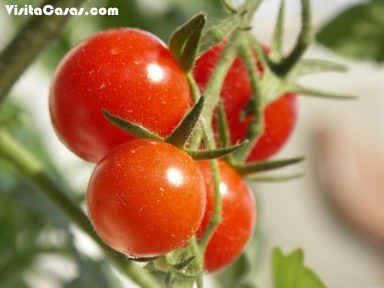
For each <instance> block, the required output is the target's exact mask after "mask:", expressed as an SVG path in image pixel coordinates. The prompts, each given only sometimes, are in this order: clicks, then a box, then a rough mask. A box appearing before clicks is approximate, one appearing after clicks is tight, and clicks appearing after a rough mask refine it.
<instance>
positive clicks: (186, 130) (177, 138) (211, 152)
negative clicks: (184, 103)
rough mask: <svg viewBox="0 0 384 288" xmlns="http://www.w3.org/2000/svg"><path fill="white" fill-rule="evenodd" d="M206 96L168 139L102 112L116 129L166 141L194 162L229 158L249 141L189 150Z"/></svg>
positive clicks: (144, 137)
mask: <svg viewBox="0 0 384 288" xmlns="http://www.w3.org/2000/svg"><path fill="white" fill-rule="evenodd" d="M204 101H205V100H204V96H201V97H200V99H199V101H198V102H197V103H196V105H195V106H194V107H193V108H192V109H191V111H190V112H189V113H188V114H187V115H186V116H185V117H184V119H183V120H182V121H181V123H180V124H179V125H178V126H177V127H176V129H175V130H174V131H173V132H172V134H171V135H169V136H168V137H166V138H163V137H160V136H159V135H157V134H155V133H153V132H151V131H149V130H148V129H146V128H144V127H143V126H141V125H139V124H136V123H133V122H131V121H128V120H126V119H123V118H120V117H118V116H115V115H112V114H111V113H109V112H108V111H107V110H105V109H103V110H102V112H103V114H104V116H105V117H106V118H107V120H108V121H110V122H111V123H112V124H114V125H115V126H116V127H118V128H120V129H122V130H123V131H125V132H127V133H129V134H131V135H133V136H136V137H137V138H140V139H153V140H158V141H164V142H166V143H169V144H171V145H173V146H175V147H177V148H179V149H181V150H183V151H184V152H185V153H187V154H188V155H189V156H191V157H192V158H193V159H194V160H208V159H216V158H220V157H223V156H227V155H229V154H231V153H233V152H235V151H237V150H239V149H241V148H243V147H244V146H245V145H246V144H247V143H248V141H247V140H245V141H243V142H242V143H239V144H237V145H233V146H229V147H223V148H217V149H208V150H197V151H193V150H190V149H188V148H187V144H188V140H189V139H190V137H191V135H192V134H193V133H194V131H195V129H196V125H197V123H198V122H199V120H200V119H201V113H202V111H203V108H204Z"/></svg>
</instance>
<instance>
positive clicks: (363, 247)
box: [0, 0, 384, 288]
mask: <svg viewBox="0 0 384 288" xmlns="http://www.w3.org/2000/svg"><path fill="white" fill-rule="evenodd" d="M286 2H287V3H286V8H287V9H286V13H287V17H286V25H285V36H284V41H285V45H286V49H287V51H289V49H290V48H291V47H292V45H293V44H294V43H295V41H296V38H297V34H298V32H299V29H300V13H301V9H300V2H299V1H298V0H290V1H286ZM382 2H383V1H378V0H376V1H352V0H313V1H312V14H313V25H314V28H315V30H316V32H317V33H318V34H319V35H318V39H319V41H320V42H321V43H319V44H316V45H313V46H312V47H311V48H310V49H309V51H308V53H307V54H306V58H319V59H328V60H332V61H336V62H339V63H343V64H345V65H347V66H348V68H349V71H348V72H347V73H345V74H334V73H331V74H324V75H315V76H311V77H305V78H303V79H302V82H303V83H305V84H306V85H307V86H311V87H316V88H322V89H324V90H326V91H332V92H338V93H340V94H349V95H356V96H357V97H358V99H357V100H354V101H345V100H326V99H321V98H314V97H307V96H301V97H300V109H299V117H298V122H297V125H296V128H295V130H294V132H293V134H292V136H291V138H290V140H289V141H288V143H287V144H286V146H285V147H284V148H283V149H282V150H281V151H280V152H279V153H278V154H277V155H276V156H275V158H287V157H293V156H301V155H304V156H305V157H306V161H305V163H303V164H300V165H297V166H295V167H292V168H286V169H285V170H284V171H282V173H287V174H290V173H295V172H305V176H304V177H302V178H300V179H297V180H292V181H289V182H283V183H254V184H252V187H253V188H254V191H255V193H256V197H257V201H258V206H259V218H258V229H259V230H258V233H260V235H261V240H260V241H259V242H258V243H257V244H258V245H261V246H259V247H260V248H259V250H258V251H259V252H258V253H255V258H257V259H255V262H257V272H256V273H254V274H253V277H254V278H255V281H256V282H257V283H258V285H259V286H260V287H263V288H264V287H272V280H271V269H270V256H271V252H272V249H273V247H275V246H279V247H281V248H282V250H283V251H284V252H285V253H288V252H291V251H293V250H295V249H296V248H299V247H301V248H303V250H304V252H305V263H306V264H307V265H308V266H309V267H311V268H312V269H313V270H314V271H316V273H317V274H318V275H319V276H320V278H321V279H322V280H323V282H324V283H326V284H327V286H328V287H332V288H333V287H334V288H379V287H384V253H383V247H384V245H383V243H384V236H383V235H384V220H383V219H384V215H383V214H384V212H381V210H383V211H384V200H383V199H384V196H383V195H384V180H383V179H382V178H384V177H382V176H381V175H384V168H383V167H384V164H383V163H384V152H383V151H384V148H383V145H382V143H384V142H383V141H384V81H383V79H384V66H383V64H381V63H380V61H383V59H384V32H383V31H384V10H383V8H382V7H383V4H382ZM38 3H39V1H36V0H30V1H28V3H27V1H25V0H24V1H22V0H14V1H11V0H0V35H1V36H2V37H1V39H0V49H1V48H3V47H4V46H5V45H6V44H7V43H8V42H9V41H10V39H11V38H12V37H13V36H14V35H15V33H16V31H17V29H18V27H20V25H22V23H23V22H24V21H25V20H26V19H27V17H28V16H9V15H8V14H7V11H6V9H5V5H6V4H18V6H19V7H23V6H24V5H25V4H32V5H36V6H37V5H38ZM279 3H280V1H277V0H268V1H264V2H263V4H262V5H261V7H260V9H259V11H258V13H257V14H256V16H255V19H254V25H253V30H254V33H255V35H256V36H257V37H258V39H260V41H261V42H264V43H267V44H268V43H271V38H272V35H273V28H274V23H275V21H276V16H277V11H278V6H279ZM85 5H87V6H89V7H118V8H119V16H88V17H85V16H84V17H82V16H77V17H73V18H72V19H71V20H70V21H69V23H68V24H67V25H66V26H65V28H64V30H63V33H62V37H61V38H60V39H59V40H57V41H55V42H53V43H52V44H51V45H50V46H49V47H48V49H47V50H45V51H44V53H42V54H41V56H40V57H39V58H38V59H37V61H36V62H35V64H33V65H32V66H31V67H30V68H29V69H28V70H27V71H26V72H25V73H24V74H23V76H22V78H21V79H20V80H19V81H18V82H17V84H16V85H15V86H14V88H13V89H12V91H11V95H9V98H8V99H7V101H6V104H5V106H4V107H2V108H1V110H0V125H9V129H11V130H12V131H13V133H14V134H15V135H17V137H18V138H19V139H22V141H23V143H25V144H26V145H27V146H28V147H29V149H30V150H31V151H34V153H35V154H36V155H38V156H39V158H41V159H42V160H43V161H44V162H45V163H46V165H47V166H48V167H50V170H51V172H52V175H53V176H54V177H56V179H57V181H59V182H60V183H62V185H63V186H65V187H67V188H68V191H75V192H73V193H74V195H75V196H76V197H77V199H78V200H79V202H80V203H81V202H82V201H83V199H84V192H85V190H86V185H87V181H88V178H89V175H90V173H91V171H92V168H93V165H91V164H89V163H86V162H84V161H81V160H79V159H78V158H77V157H76V156H74V155H73V154H72V153H71V152H69V151H68V150H67V149H66V148H65V147H64V146H63V145H62V144H61V143H60V142H59V141H58V139H57V137H56V135H55V133H54V132H53V130H52V127H51V125H50V118H49V114H48V104H47V103H48V91H49V85H50V84H49V83H50V80H51V77H52V73H53V70H54V68H55V67H56V65H57V63H58V61H60V59H61V58H62V57H63V55H64V54H65V53H66V51H68V49H70V47H72V46H73V45H74V44H76V43H77V42H79V41H80V40H81V39H83V38H85V37H86V36H88V35H90V34H92V33H95V32H97V31H99V30H102V29H106V28H110V27H117V26H131V27H139V28H141V29H145V30H148V31H150V32H152V33H154V34H156V35H158V36H159V37H160V38H162V39H163V40H164V41H165V42H166V41H167V39H168V36H169V35H170V33H171V31H172V30H173V29H174V28H175V27H176V26H178V25H180V24H181V23H183V22H184V21H186V20H187V19H188V18H189V17H190V16H192V15H193V14H195V13H197V12H199V11H201V10H202V11H206V12H208V17H209V18H208V19H209V21H210V24H213V23H216V22H217V21H218V20H219V19H220V17H222V16H223V15H224V13H223V10H222V8H221V5H220V1H219V0H195V1H189V0H126V1H122V0H111V1H106V0H105V1H102V0H93V1H88V2H86V4H85ZM356 5H357V6H356ZM367 7H370V8H367ZM364 9H365V10H364ZM345 11H349V12H347V13H344V12H345ZM362 11H365V12H364V13H363V12H362ZM366 11H370V12H369V13H368V12H366ZM341 13H344V14H342V15H344V16H341V17H339V15H340V14H341ZM335 18H337V19H338V20H337V21H333V20H334V19H335ZM380 25H381V26H380ZM346 151H347V152H348V153H346ZM367 159H368V160H367ZM367 171H368V172H367ZM381 172H382V173H381ZM351 180H353V181H351ZM381 224H382V225H381ZM380 237H382V238H380ZM256 250H257V249H256ZM115 275H116V271H113V270H111V269H110V268H109V266H108V265H107V263H106V262H105V261H104V258H103V256H102V253H101V252H100V251H99V250H98V248H97V247H96V246H95V245H94V244H93V243H92V241H91V240H89V239H88V238H87V237H86V236H84V235H83V234H82V233H81V232H80V231H78V230H77V229H76V227H75V226H74V225H71V224H70V223H69V222H68V221H67V220H66V219H64V218H63V217H62V216H61V215H59V214H58V212H56V211H55V210H54V209H53V208H52V207H51V206H50V205H48V204H47V203H46V202H45V201H44V200H43V199H42V198H40V196H38V194H37V192H36V191H34V190H33V189H32V188H30V187H29V186H28V184H26V183H25V182H24V181H23V180H22V179H21V178H20V177H19V176H18V175H17V174H16V173H14V171H13V170H12V169H11V168H10V167H8V166H7V165H6V164H5V162H3V160H1V159H0V287H39V288H44V287H47V288H55V287H70V288H72V287H135V286H134V285H133V284H131V283H129V282H127V281H125V280H124V279H123V278H121V277H118V278H117V279H116V277H115ZM211 285H213V284H211ZM209 287H211V286H209ZM212 287H213V286H212ZM309 288H310V287H309Z"/></svg>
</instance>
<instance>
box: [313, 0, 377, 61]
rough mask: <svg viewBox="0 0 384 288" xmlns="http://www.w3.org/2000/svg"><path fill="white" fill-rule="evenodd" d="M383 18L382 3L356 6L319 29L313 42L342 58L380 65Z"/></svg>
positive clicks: (369, 2) (367, 3) (372, 2)
mask: <svg viewBox="0 0 384 288" xmlns="http://www.w3.org/2000/svg"><path fill="white" fill-rule="evenodd" d="M383 15H384V1H383V0H371V1H368V2H365V3H361V4H357V5H355V6H352V7H350V8H348V9H347V10H345V11H343V12H342V13H341V14H340V15H338V16H336V17H335V18H334V19H332V20H331V21H330V22H328V23H327V24H326V25H325V26H324V27H323V28H321V30H320V31H319V33H318V35H317V40H318V42H319V43H321V44H323V45H325V46H327V47H329V48H330V49H332V50H333V51H335V52H337V53H339V54H341V55H343V56H345V57H349V58H352V59H355V60H370V61H376V62H383V61H384V17H383Z"/></svg>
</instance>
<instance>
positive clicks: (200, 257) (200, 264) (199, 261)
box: [189, 236, 204, 288]
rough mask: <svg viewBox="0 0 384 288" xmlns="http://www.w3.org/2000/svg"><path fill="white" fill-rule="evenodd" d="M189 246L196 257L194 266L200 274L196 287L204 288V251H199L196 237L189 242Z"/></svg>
mask: <svg viewBox="0 0 384 288" xmlns="http://www.w3.org/2000/svg"><path fill="white" fill-rule="evenodd" d="M189 245H190V247H191V251H192V254H193V255H194V256H195V259H193V261H194V264H193V266H194V268H195V269H196V270H197V271H198V273H199V274H200V275H199V276H198V277H197V278H196V285H197V288H203V287H204V282H203V269H204V251H201V250H200V249H199V245H198V243H197V240H196V236H192V238H191V239H190V240H189Z"/></svg>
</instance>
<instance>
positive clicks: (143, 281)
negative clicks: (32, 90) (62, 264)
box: [0, 130, 162, 288]
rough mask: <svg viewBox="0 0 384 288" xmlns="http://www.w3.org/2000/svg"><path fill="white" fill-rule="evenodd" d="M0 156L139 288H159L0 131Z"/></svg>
mask: <svg viewBox="0 0 384 288" xmlns="http://www.w3.org/2000/svg"><path fill="white" fill-rule="evenodd" d="M0 157H2V158H4V159H5V160H7V161H8V162H9V163H10V164H11V165H12V166H13V167H14V168H16V169H17V171H18V172H19V173H20V174H22V175H23V176H24V177H25V179H26V180H28V181H29V182H30V183H31V184H32V185H33V186H35V187H36V188H37V189H38V191H39V192H40V193H41V195H42V196H43V197H44V198H45V199H47V200H48V201H49V202H51V204H53V205H54V206H55V207H57V208H58V209H59V210H60V211H61V212H62V213H63V214H64V215H65V216H66V217H67V218H68V219H69V220H70V221H73V222H74V223H76V224H77V225H78V226H79V227H80V228H81V229H82V230H83V231H84V232H86V233H87V234H88V235H89V236H90V237H91V238H92V239H93V240H94V241H96V243H97V244H99V246H100V247H101V248H102V249H103V250H104V251H105V253H106V255H107V256H108V257H109V258H110V260H111V261H112V262H114V264H116V266H117V267H118V268H119V269H120V270H121V271H122V272H123V273H125V274H126V275H128V276H129V277H130V279H132V280H133V281H134V282H136V283H137V284H139V285H140V287H147V288H161V287H162V286H161V285H160V284H159V283H158V282H157V281H156V280H154V279H153V278H152V276H151V275H150V274H149V273H148V272H147V271H145V270H143V269H142V268H140V267H139V266H137V265H135V264H134V263H132V262H129V261H127V260H126V257H125V256H123V255H122V254H119V253H117V252H114V251H112V250H111V248H110V247H109V246H107V245H106V244H105V243H104V242H103V241H102V240H101V239H100V238H99V237H98V236H97V234H96V233H95V231H94V230H93V228H92V225H91V223H90V222H89V220H88V218H87V216H86V215H85V214H84V212H83V211H82V210H81V208H80V207H79V205H77V204H76V203H75V202H74V201H73V200H72V199H71V198H70V197H68V196H67V194H66V193H65V192H64V191H63V190H62V188H61V187H60V186H59V185H58V184H57V183H56V182H55V181H53V180H52V178H51V177H50V176H49V174H48V173H47V172H46V171H45V170H44V166H43V164H42V163H41V162H40V161H39V160H38V159H37V158H36V157H34V155H32V154H31V153H30V152H29V151H28V150H26V149H25V148H24V147H23V146H22V145H21V144H20V143H19V142H17V141H16V140H15V139H14V138H13V137H12V136H11V135H10V134H9V133H7V132H6V131H4V130H0Z"/></svg>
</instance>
